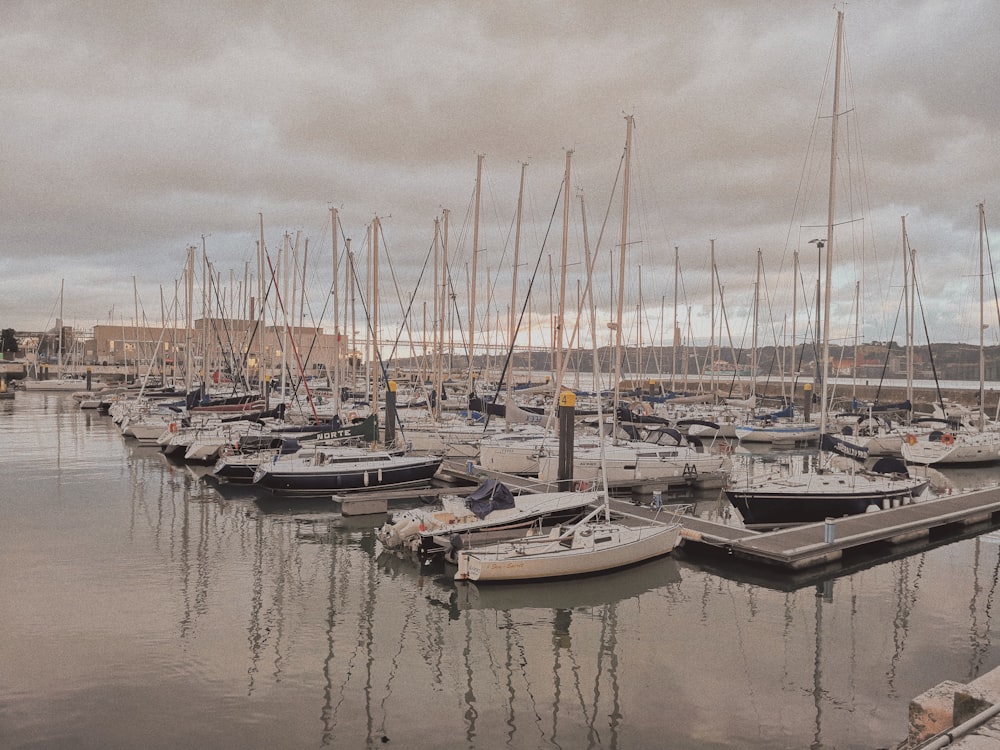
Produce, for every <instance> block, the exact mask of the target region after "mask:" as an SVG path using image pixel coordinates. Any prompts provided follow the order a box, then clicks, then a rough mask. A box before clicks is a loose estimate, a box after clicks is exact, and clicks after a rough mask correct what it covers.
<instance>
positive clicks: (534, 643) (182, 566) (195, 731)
mask: <svg viewBox="0 0 1000 750" xmlns="http://www.w3.org/2000/svg"><path fill="white" fill-rule="evenodd" d="M0 419H2V420H3V424H4V435H5V444H6V447H7V448H8V449H5V450H4V451H3V452H0V469H2V472H3V473H2V476H3V477H4V483H5V489H4V493H3V498H2V500H0V509H2V518H0V564H2V566H3V568H2V569H3V570H4V577H3V583H2V587H0V592H2V600H3V603H4V604H3V608H2V610H0V625H2V627H3V632H4V634H5V637H4V639H2V642H0V659H2V663H3V664H4V669H3V670H0V737H3V742H2V744H3V745H4V747H25V746H46V747H97V746H101V747H144V748H158V747H162V748H176V747H179V746H190V747H219V746H227V747H228V746H234V747H235V746H239V747H241V748H264V747H267V748H270V747H276V746H277V747H324V746H326V747H382V746H384V745H386V744H389V743H391V744H392V745H395V746H405V747H408V748H424V747H439V746H441V745H448V746H464V747H486V746H489V747H495V746H505V747H510V748H539V747H552V748H556V747H560V748H565V747H574V748H577V747H579V748H584V747H593V748H597V747H601V748H605V747H620V748H635V747H671V748H695V747H697V748H704V747H733V746H738V747H742V748H773V747H829V748H832V747H886V746H890V745H893V744H895V743H897V742H898V741H899V740H901V739H902V738H903V737H904V736H905V733H906V720H907V704H908V701H909V700H910V698H912V697H914V696H916V695H918V694H919V693H921V692H923V691H924V690H926V689H928V688H929V687H931V686H933V685H936V684H937V683H939V682H942V681H944V680H946V679H952V680H958V681H963V682H964V681H968V680H970V679H973V678H975V677H976V676H977V675H979V674H982V673H983V672H985V671H987V670H989V669H992V668H993V667H995V666H997V664H998V662H1000V650H998V649H997V647H996V645H995V643H996V640H997V639H996V637H995V627H996V626H995V624H994V623H993V620H992V612H993V608H994V599H995V596H996V588H997V577H998V573H1000V555H998V547H1000V545H998V544H997V537H996V536H994V535H993V534H987V535H983V536H980V537H976V538H970V539H966V540H963V541H958V542H955V543H952V544H949V545H946V546H942V547H938V548H936V549H932V550H927V551H924V552H921V553H919V554H916V555H914V556H911V557H906V558H902V559H898V560H894V561H892V562H888V563H884V564H880V565H875V566H873V567H869V568H867V569H863V570H859V571H856V572H852V573H849V574H845V575H844V576H842V577H840V578H837V579H836V580H828V581H823V582H820V583H818V584H817V583H816V582H811V583H809V584H808V585H804V586H802V587H800V588H791V589H790V590H785V589H789V587H788V586H787V585H785V584H784V583H783V582H782V581H781V580H774V581H769V580H768V579H766V578H764V577H761V576H759V575H757V574H754V577H750V576H749V575H748V571H746V570H740V569H738V568H731V569H728V570H726V569H721V568H720V569H714V570H713V569H708V568H706V567H705V563H703V562H701V561H699V560H697V559H694V558H686V557H685V556H684V553H683V551H678V552H677V553H676V554H675V555H674V556H672V557H668V558H666V559H663V560H658V561H655V562H653V563H650V564H648V565H643V566H640V567H637V568H633V569H630V570H625V571H620V572H617V573H613V574H610V575H606V576H598V577H596V578H592V579H585V580H578V581H572V582H547V583H539V584H523V585H512V586H493V587H488V586H480V587H478V588H477V587H475V586H473V585H468V584H462V585H459V586H456V585H455V584H454V583H453V581H452V580H451V574H452V572H453V569H451V568H449V567H447V566H446V565H445V564H444V563H435V564H433V565H421V564H420V563H419V562H417V561H416V560H411V559H409V558H402V557H399V556H397V555H395V554H390V553H386V552H384V551H383V550H382V549H381V547H380V545H379V544H378V542H377V541H376V540H375V533H374V532H375V528H376V526H377V524H378V523H379V522H380V520H381V519H354V520H348V519H342V518H340V517H339V515H337V513H336V511H337V506H336V505H335V504H333V503H332V502H326V501H319V502H313V503H311V504H302V503H299V504H295V505H288V504H287V503H285V502H284V501H280V500H275V499H273V498H271V499H264V498H260V497H257V496H255V495H254V494H252V490H250V489H248V488H237V489H231V488H227V487H220V486H219V485H217V484H215V483H214V481H213V480H209V479H206V478H205V477H204V476H203V474H204V471H197V472H196V471H195V470H192V469H190V468H188V467H185V466H180V465H175V464H171V463H168V462H167V461H166V460H165V459H164V458H163V457H162V455H161V454H160V453H159V452H157V451H156V450H155V449H148V448H138V447H135V446H134V445H132V444H130V443H127V442H125V441H124V440H123V439H122V438H121V437H120V436H119V435H118V434H117V432H116V430H115V428H114V425H113V424H112V423H111V421H110V420H109V419H108V418H106V417H101V416H99V415H97V414H94V413H92V412H84V411H80V410H79V409H77V408H76V406H75V403H74V402H73V400H72V398H71V397H69V396H64V395H53V394H45V393H19V394H18V397H17V399H16V400H14V401H5V402H0ZM970 476H971V475H970V473H969V470H965V473H964V474H963V476H962V480H963V486H968V483H969V477H970ZM715 501H716V496H713V497H712V498H711V499H710V500H708V501H706V503H704V504H705V505H707V506H711V507H712V508H716V503H715Z"/></svg>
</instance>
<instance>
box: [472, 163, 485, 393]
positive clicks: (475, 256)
mask: <svg viewBox="0 0 1000 750" xmlns="http://www.w3.org/2000/svg"><path fill="white" fill-rule="evenodd" d="M482 178H483V155H482V154H479V155H478V156H477V157H476V209H475V215H474V218H473V220H472V279H471V281H470V284H469V389H468V392H469V395H471V394H472V392H473V389H474V387H475V374H474V373H475V364H474V359H475V353H476V347H475V335H476V283H477V281H478V277H477V268H478V266H477V264H478V261H479V208H480V196H481V193H482Z"/></svg>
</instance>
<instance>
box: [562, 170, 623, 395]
mask: <svg viewBox="0 0 1000 750" xmlns="http://www.w3.org/2000/svg"><path fill="white" fill-rule="evenodd" d="M624 165H625V152H624V151H622V155H621V157H620V158H619V160H618V171H617V172H616V173H615V180H614V183H613V184H612V185H611V191H610V192H609V193H608V203H607V206H606V207H605V209H604V219H603V221H602V222H601V229H600V231H599V232H598V233H597V241H596V242H595V243H594V251H593V252H592V253H591V256H590V266H589V267H588V268H587V274H586V282H585V283H584V287H583V293H582V294H581V296H580V302H579V304H578V305H577V308H576V322H575V323H574V325H573V332H572V335H571V337H570V340H573V339H574V338H576V335H577V331H578V329H579V327H580V321H581V320H583V319H584V316H583V300H584V299H586V298H587V295H588V294H591V293H592V287H593V278H594V269H595V268H596V267H597V257H598V254H599V253H600V248H601V242H602V241H603V239H604V232H605V230H606V229H607V226H608V220H609V219H610V217H611V208H612V206H613V205H614V202H615V196H616V195H617V192H618V181H619V180H620V179H621V176H622V171H623V168H624ZM546 236H547V233H546ZM611 265H612V284H611V290H612V300H611V305H612V307H613V306H614V304H613V303H614V299H613V296H614V288H615V285H614V278H613V277H614V268H613V266H614V264H611ZM591 336H592V337H593V338H594V341H595V343H596V341H597V338H598V334H597V331H596V330H595V331H592V332H591ZM594 349H595V350H596V349H597V347H596V346H595V347H594ZM591 356H594V354H593V353H592V354H591ZM556 378H557V381H556V382H557V383H561V382H562V373H556ZM594 390H595V392H597V393H598V394H599V393H600V392H601V388H600V383H596V382H595V383H594Z"/></svg>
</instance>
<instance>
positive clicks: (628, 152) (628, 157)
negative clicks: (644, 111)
mask: <svg viewBox="0 0 1000 750" xmlns="http://www.w3.org/2000/svg"><path fill="white" fill-rule="evenodd" d="M625 122H626V129H625V179H624V181H623V184H622V235H621V249H620V253H619V259H618V312H617V314H616V316H615V390H614V393H615V401H614V404H613V408H612V410H611V413H612V415H613V418H612V440H613V441H614V444H615V445H617V444H618V399H619V397H620V394H621V378H622V315H623V313H624V303H625V299H624V298H625V250H626V248H628V193H629V183H630V182H631V177H632V164H631V161H632V127H633V125H634V122H633V117H632V115H627V116H626V117H625Z"/></svg>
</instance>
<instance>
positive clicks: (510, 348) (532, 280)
mask: <svg viewBox="0 0 1000 750" xmlns="http://www.w3.org/2000/svg"><path fill="white" fill-rule="evenodd" d="M566 189H567V186H566V180H563V181H562V183H561V184H560V185H559V192H558V193H557V194H556V200H555V203H553V204H552V214H551V215H550V216H549V224H548V226H547V227H546V229H545V236H544V237H543V238H542V244H541V246H540V247H539V248H538V258H537V259H536V260H535V269H534V271H532V273H531V278H530V279H528V288H527V290H525V293H524V302H523V304H522V305H521V313H520V314H519V315H518V318H517V325H516V326H515V327H514V331H513V332H512V333H511V336H510V345H509V346H508V347H507V356H506V357H504V361H503V367H502V368H501V370H500V377H499V378H497V390H496V393H495V394H494V395H493V400H494V401H496V399H497V397H498V396H499V395H500V388H501V387H502V385H503V381H504V378H505V377H506V376H507V368H508V367H510V362H511V359H512V358H513V356H514V342H515V341H516V340H517V333H518V331H520V330H521V323H522V322H523V321H524V315H525V311H526V310H527V309H528V303H529V302H530V300H531V290H532V288H533V287H534V284H535V277H536V276H537V275H538V269H539V268H540V267H541V265H542V258H543V257H545V245H546V243H547V242H548V240H549V234H550V233H551V232H552V225H553V223H554V222H555V218H556V211H557V210H558V209H559V199H560V198H561V197H562V195H563V191H564V190H566ZM567 193H568V190H567ZM560 383H561V379H560V378H559V376H558V373H557V379H556V385H557V386H558V385H559V384H560ZM558 400H559V394H558V393H557V394H556V403H557V404H558ZM554 413H555V409H553V410H552V411H551V412H550V414H549V420H550V421H551V419H552V414H554ZM489 423H490V410H489V409H487V410H486V420H485V422H484V424H483V430H484V431H485V430H486V428H487V427H488V426H489Z"/></svg>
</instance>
